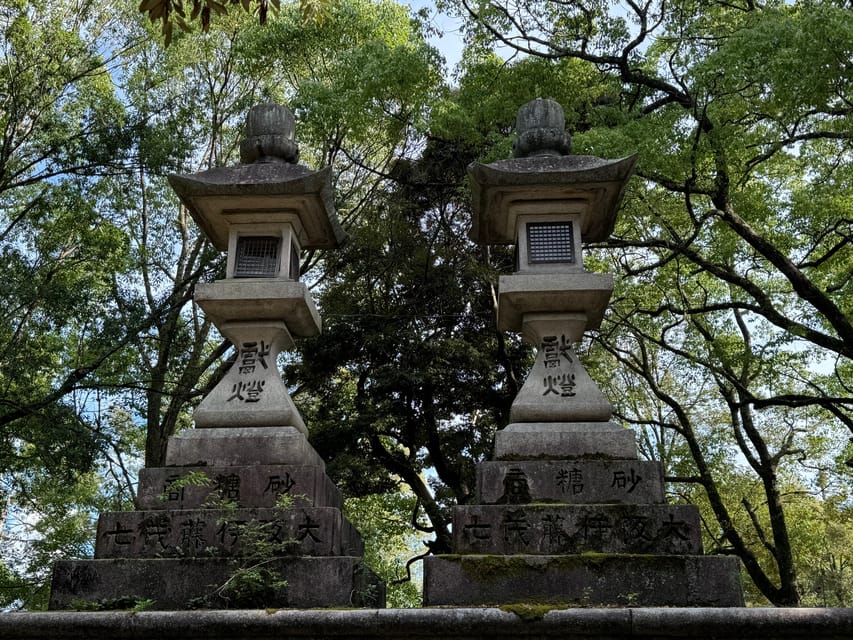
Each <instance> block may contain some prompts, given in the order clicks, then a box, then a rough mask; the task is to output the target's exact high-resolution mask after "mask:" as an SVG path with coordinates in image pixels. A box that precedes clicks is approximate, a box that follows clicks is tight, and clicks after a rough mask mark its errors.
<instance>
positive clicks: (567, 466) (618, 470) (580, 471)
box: [477, 460, 664, 504]
mask: <svg viewBox="0 0 853 640" xmlns="http://www.w3.org/2000/svg"><path fill="white" fill-rule="evenodd" d="M477 491H478V494H477V503H478V504H524V503H525V502H556V503H565V504H590V503H600V504H605V503H613V504H658V503H663V501H664V486H663V470H662V468H661V465H660V463H658V462H647V461H643V460H542V461H539V462H524V461H516V462H509V461H502V460H498V461H493V462H481V463H480V464H479V465H477Z"/></svg>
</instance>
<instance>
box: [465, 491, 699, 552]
mask: <svg viewBox="0 0 853 640" xmlns="http://www.w3.org/2000/svg"><path fill="white" fill-rule="evenodd" d="M453 550H454V552H455V553H460V554H466V553H473V554H499V555H508V554H514V553H523V554H534V555H559V554H578V553H588V552H595V553H638V554H653V553H654V554H681V555H689V554H701V553H702V536H701V531H700V528H699V512H698V510H697V509H696V507H693V506H684V505H664V504H659V505H624V504H619V505H488V506H487V505H466V506H460V507H456V508H455V509H454V510H453Z"/></svg>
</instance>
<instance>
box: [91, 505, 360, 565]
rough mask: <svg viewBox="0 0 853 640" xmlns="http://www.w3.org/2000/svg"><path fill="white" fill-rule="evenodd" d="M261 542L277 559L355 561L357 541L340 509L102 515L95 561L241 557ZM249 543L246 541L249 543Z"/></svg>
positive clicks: (358, 547) (212, 510)
mask: <svg viewBox="0 0 853 640" xmlns="http://www.w3.org/2000/svg"><path fill="white" fill-rule="evenodd" d="M254 536H259V537H260V541H261V542H268V543H271V544H274V545H276V546H277V547H278V548H277V549H276V550H275V552H276V553H280V554H293V555H306V556H350V555H352V556H357V555H362V554H363V553H364V544H363V542H362V540H361V536H360V535H359V534H358V532H357V531H356V530H355V529H354V528H353V526H352V524H350V522H349V521H348V520H346V519H345V518H344V517H343V516H342V515H341V512H340V510H339V509H333V508H330V507H307V508H301V509H286V510H285V509H234V510H222V509H189V510H183V511H122V512H107V513H102V514H101V517H100V518H99V520H98V533H97V537H96V538H95V557H96V558H157V557H210V556H214V557H217V556H232V555H233V556H239V555H242V554H245V553H246V547H247V544H248V545H251V544H252V538H253V537H254ZM247 538H248V540H247Z"/></svg>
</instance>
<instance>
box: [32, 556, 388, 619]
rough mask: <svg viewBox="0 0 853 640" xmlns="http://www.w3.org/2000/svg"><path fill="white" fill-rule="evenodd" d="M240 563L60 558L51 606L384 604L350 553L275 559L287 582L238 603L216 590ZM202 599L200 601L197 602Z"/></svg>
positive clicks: (273, 567)
mask: <svg viewBox="0 0 853 640" xmlns="http://www.w3.org/2000/svg"><path fill="white" fill-rule="evenodd" d="M241 566H243V565H241V563H240V562H239V561H236V560H230V559H225V558H205V559H200V558H149V559H112V560H64V561H60V562H57V563H56V564H55V565H54V569H53V583H52V587H51V592H50V605H49V606H50V608H51V609H68V608H71V607H73V603H74V602H75V601H90V602H100V601H104V600H112V599H116V598H120V597H125V596H138V597H140V598H146V599H149V600H152V601H153V602H154V604H153V605H152V607H151V608H152V609H187V608H191V607H193V606H198V605H199V604H203V605H205V606H208V607H210V608H239V607H244V608H245V607H252V606H254V607H258V606H265V607H301V608H307V607H384V606H385V587H384V585H383V584H382V582H381V581H380V580H379V579H378V578H377V577H376V575H375V574H374V573H373V572H372V571H370V569H368V568H366V567H365V566H364V565H363V564H362V563H361V558H356V557H348V556H333V557H293V558H277V559H275V560H273V561H271V562H269V563H267V564H265V565H264V568H265V570H268V571H273V572H276V574H277V577H280V578H281V579H283V580H285V581H286V582H287V585H286V586H285V587H280V588H278V589H275V590H274V591H271V592H269V593H264V594H263V597H262V601H255V602H252V601H250V602H241V601H236V600H234V599H233V598H231V599H229V597H228V592H227V591H226V592H223V593H218V591H219V590H220V588H221V587H222V586H223V585H224V584H225V583H226V581H228V579H229V578H230V577H232V576H233V575H234V572H235V571H236V570H237V569H239V568H240V567H241ZM202 600H204V602H200V601H202Z"/></svg>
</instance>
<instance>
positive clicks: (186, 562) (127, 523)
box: [50, 104, 385, 609]
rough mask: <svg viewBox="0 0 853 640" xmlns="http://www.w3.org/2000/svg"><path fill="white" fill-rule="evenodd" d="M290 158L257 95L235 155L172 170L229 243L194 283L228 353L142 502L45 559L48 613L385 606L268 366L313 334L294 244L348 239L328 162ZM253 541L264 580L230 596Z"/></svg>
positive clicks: (277, 113)
mask: <svg viewBox="0 0 853 640" xmlns="http://www.w3.org/2000/svg"><path fill="white" fill-rule="evenodd" d="M297 156H298V153H297V147H296V144H295V142H294V135H293V116H292V114H291V113H290V111H289V110H288V109H286V108H285V107H283V106H278V105H271V104H266V105H260V106H257V107H255V108H253V109H252V110H251V111H250V112H249V116H248V119H247V125H246V139H245V140H244V141H243V143H242V145H241V159H242V164H239V165H237V166H231V167H219V168H214V169H209V170H207V171H204V172H202V173H199V174H194V175H178V176H175V175H173V176H170V177H169V180H170V183H171V185H172V187H173V189H174V190H175V192H176V193H177V194H178V196H179V198H180V199H181V202H182V203H183V204H184V205H185V206H186V207H187V209H189V211H190V214H191V215H192V217H193V219H194V220H195V221H196V223H198V225H199V227H201V229H202V231H203V232H204V233H205V234H206V235H207V237H208V238H209V239H210V241H211V242H212V243H213V245H214V246H215V247H216V248H217V249H219V250H220V251H226V252H227V256H228V260H227V267H226V272H225V278H224V279H222V280H218V281H216V282H213V283H210V284H200V285H198V286H197V287H196V292H195V302H196V303H197V304H198V305H199V306H201V308H202V309H203V310H204V312H205V314H206V315H207V317H208V318H210V319H211V320H212V321H213V322H214V323H215V324H216V326H217V327H218V328H219V330H220V331H221V332H222V334H223V335H225V336H226V337H227V338H228V339H229V340H230V341H231V342H232V343H233V345H234V349H235V351H236V357H235V359H234V362H233V363H232V365H231V367H230V369H229V370H228V372H227V374H226V375H225V376H224V378H223V379H222V380H221V381H220V382H219V384H218V385H217V386H216V387H215V388H214V389H213V390H212V391H211V392H210V393H209V394H208V395H207V396H206V397H205V398H204V399H203V400H202V402H201V403H200V404H199V406H198V407H197V408H196V410H195V412H194V414H193V418H194V421H195V426H196V428H195V429H187V430H185V431H182V432H181V433H179V434H177V435H175V436H172V437H171V438H169V442H168V445H167V447H166V452H165V465H164V466H163V467H149V468H145V469H142V470H141V471H140V474H139V491H138V495H137V500H136V503H137V507H138V509H139V510H138V511H126V512H105V513H101V514H100V517H99V519H98V533H97V538H96V542H95V558H94V559H92V560H68V561H62V562H58V563H57V564H56V566H55V568H54V577H53V586H52V590H51V601H50V607H51V608H53V609H62V608H66V607H68V606H71V605H72V603H73V602H74V601H75V600H91V601H98V602H101V601H114V600H116V599H117V598H121V597H123V596H126V595H127V594H135V595H136V596H138V597H141V598H145V599H146V600H150V601H152V603H153V604H152V607H153V608H157V609H184V608H187V607H190V606H192V607H199V606H201V607H206V608H211V607H212V608H217V607H247V606H248V607H257V606H267V607H351V606H356V607H358V606H362V607H364V606H370V607H381V606H384V600H385V595H384V584H383V583H382V581H381V580H379V578H378V577H377V576H376V575H375V574H374V573H373V572H372V571H371V570H370V569H369V568H368V567H366V566H365V565H364V562H363V555H364V543H363V541H362V538H361V535H360V534H359V532H358V531H356V530H355V528H354V527H353V526H352V524H351V523H350V522H349V521H348V520H347V519H346V518H345V517H344V516H343V514H342V512H341V508H342V505H343V498H342V496H341V493H340V491H339V490H338V488H337V487H336V486H335V485H334V484H333V483H332V481H331V480H330V479H329V477H328V476H327V475H326V473H325V464H324V462H323V460H322V459H321V458H320V456H319V454H318V453H317V452H316V451H315V450H314V448H313V447H312V446H311V444H310V443H309V441H308V438H307V436H308V429H307V428H306V425H305V423H304V421H303V420H302V417H301V416H300V415H299V412H298V411H297V409H296V407H295V406H294V404H293V401H292V400H291V398H290V395H289V394H288V392H287V388H286V387H285V384H284V382H283V381H282V379H281V374H280V373H279V370H278V365H277V362H276V361H277V359H278V355H279V353H280V352H281V351H283V350H286V349H289V348H291V347H292V346H293V341H294V339H295V338H300V337H305V336H313V335H317V334H318V333H319V332H320V317H319V315H318V313H317V309H316V307H315V306H314V302H313V301H312V299H311V296H310V294H309V291H308V289H307V287H306V286H305V285H304V284H303V283H302V282H300V281H299V257H300V252H301V251H303V250H305V249H327V248H328V249H330V248H333V247H336V246H337V245H338V243H339V242H340V241H341V240H342V239H343V235H344V234H343V232H342V231H341V228H340V226H339V224H338V222H337V217H336V216H335V212H334V207H333V205H332V191H331V186H330V170H329V169H323V170H320V171H312V170H310V169H308V168H306V167H304V166H301V165H298V164H296V160H297ZM259 540H260V541H261V543H262V545H263V546H262V547H261V548H262V549H263V554H264V561H263V562H262V565H263V567H264V573H265V574H266V576H267V578H266V579H261V580H260V581H259V582H257V583H256V584H254V586H250V587H251V588H249V590H248V592H247V591H246V590H236V591H235V590H231V591H229V585H232V584H233V578H234V577H235V576H237V575H239V572H240V571H241V570H242V569H243V568H245V566H246V564H247V563H249V564H252V563H254V562H256V560H252V559H251V558H252V555H253V554H255V555H256V554H257V553H258V552H259V548H257V547H258V541H259Z"/></svg>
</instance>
